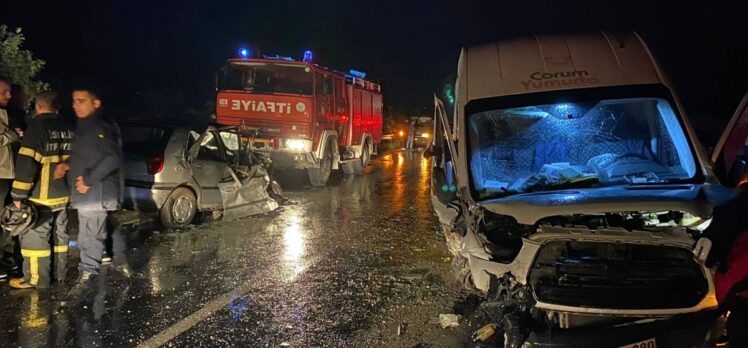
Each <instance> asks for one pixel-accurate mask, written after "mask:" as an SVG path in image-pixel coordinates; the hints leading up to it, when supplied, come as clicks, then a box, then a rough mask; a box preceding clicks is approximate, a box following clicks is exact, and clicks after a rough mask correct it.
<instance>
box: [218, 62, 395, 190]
mask: <svg viewBox="0 0 748 348" xmlns="http://www.w3.org/2000/svg"><path fill="white" fill-rule="evenodd" d="M240 52H242V53H241V55H243V56H244V58H237V59H229V60H228V62H227V63H226V65H225V66H224V67H223V69H221V71H220V73H219V78H218V86H217V89H218V93H217V95H216V120H217V122H218V123H219V124H223V125H230V126H239V127H240V128H242V130H243V131H247V130H254V131H256V135H255V136H253V137H251V138H248V139H247V141H248V142H249V143H250V144H251V148H252V150H253V151H262V152H266V153H268V154H269V156H270V158H271V160H272V161H273V170H274V171H285V170H288V169H303V170H306V171H307V175H308V177H309V181H310V183H311V184H312V185H314V186H323V185H325V184H326V183H327V180H328V178H329V177H330V173H331V171H332V170H335V169H342V170H343V171H344V172H345V173H347V174H354V173H355V174H358V175H362V174H364V171H363V170H364V168H365V167H366V166H367V165H368V164H369V160H370V157H371V154H373V153H375V152H376V145H377V144H379V142H380V140H381V137H382V110H383V106H382V93H381V87H380V86H379V85H378V84H376V83H373V82H370V81H367V80H365V79H364V78H363V76H365V74H363V73H361V72H357V71H351V72H350V73H347V74H346V73H341V72H338V71H334V70H331V69H327V68H323V67H321V66H319V65H317V64H314V63H312V62H311V61H309V59H311V53H310V52H307V53H309V55H308V56H307V57H305V58H309V59H305V61H295V60H293V59H291V58H288V57H277V56H276V57H265V58H263V59H255V58H249V57H248V54H247V51H240ZM305 55H306V54H305Z"/></svg>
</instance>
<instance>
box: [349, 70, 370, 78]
mask: <svg viewBox="0 0 748 348" xmlns="http://www.w3.org/2000/svg"><path fill="white" fill-rule="evenodd" d="M348 73H349V74H351V76H355V77H358V78H362V79H365V78H366V73H365V72H363V71H358V70H353V69H351V70H349V71H348Z"/></svg>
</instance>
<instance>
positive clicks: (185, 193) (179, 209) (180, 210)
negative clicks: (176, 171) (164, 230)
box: [161, 187, 197, 228]
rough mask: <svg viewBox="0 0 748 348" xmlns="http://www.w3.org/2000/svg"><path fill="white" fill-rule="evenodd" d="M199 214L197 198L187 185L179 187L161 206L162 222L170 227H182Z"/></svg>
mask: <svg viewBox="0 0 748 348" xmlns="http://www.w3.org/2000/svg"><path fill="white" fill-rule="evenodd" d="M195 215H197V198H195V194H194V193H192V191H191V190H190V189H188V188H185V187H177V188H176V189H175V190H174V192H172V193H171V195H170V196H169V198H167V199H166V202H165V203H164V206H163V207H161V223H163V224H164V226H166V227H168V228H182V227H186V226H188V225H189V224H191V223H192V220H194V219H195Z"/></svg>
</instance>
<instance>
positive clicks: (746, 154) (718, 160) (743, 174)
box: [712, 94, 748, 187]
mask: <svg viewBox="0 0 748 348" xmlns="http://www.w3.org/2000/svg"><path fill="white" fill-rule="evenodd" d="M712 162H713V163H714V169H715V172H716V174H717V176H718V177H719V178H720V181H721V182H722V183H723V184H724V185H727V186H731V187H735V186H737V185H738V184H739V183H741V182H742V183H745V182H746V181H747V180H748V176H747V175H748V94H746V95H745V96H744V97H743V99H742V101H741V102H740V104H739V105H738V108H737V109H736V110H735V113H734V114H733V116H732V118H731V119H730V122H729V123H728V124H727V127H725V131H724V133H722V137H720V139H719V141H718V142H717V145H716V146H715V147H714V152H713V153H712Z"/></svg>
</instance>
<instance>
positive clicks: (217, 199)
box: [190, 131, 234, 209]
mask: <svg viewBox="0 0 748 348" xmlns="http://www.w3.org/2000/svg"><path fill="white" fill-rule="evenodd" d="M190 157H191V160H190V169H191V170H192V175H193V178H194V179H195V182H196V183H197V184H198V185H199V186H200V191H201V192H202V194H201V195H200V203H201V204H202V206H203V208H204V209H220V208H221V207H222V206H223V197H222V195H221V190H220V188H219V186H218V184H219V183H220V182H231V181H233V180H234V178H233V173H232V171H231V168H230V167H229V164H228V162H227V159H226V150H225V149H224V147H223V144H222V142H221V141H220V136H219V135H218V132H216V131H207V132H205V133H203V134H202V135H201V136H200V137H199V138H198V139H197V140H196V142H195V144H193V145H192V147H191V148H190Z"/></svg>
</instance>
